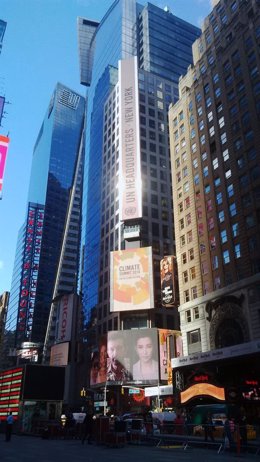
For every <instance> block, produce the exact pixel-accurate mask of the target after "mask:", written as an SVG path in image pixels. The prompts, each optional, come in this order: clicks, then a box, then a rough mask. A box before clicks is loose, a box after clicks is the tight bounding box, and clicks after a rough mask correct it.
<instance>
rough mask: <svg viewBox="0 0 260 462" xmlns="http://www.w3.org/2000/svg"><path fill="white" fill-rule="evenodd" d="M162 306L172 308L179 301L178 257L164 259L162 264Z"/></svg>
mask: <svg viewBox="0 0 260 462" xmlns="http://www.w3.org/2000/svg"><path fill="white" fill-rule="evenodd" d="M160 271H161V300H162V305H163V306H166V307H172V306H174V305H175V304H176V301H177V267H176V257H174V256H173V255H171V256H167V257H164V258H163V259H162V260H161V262H160Z"/></svg>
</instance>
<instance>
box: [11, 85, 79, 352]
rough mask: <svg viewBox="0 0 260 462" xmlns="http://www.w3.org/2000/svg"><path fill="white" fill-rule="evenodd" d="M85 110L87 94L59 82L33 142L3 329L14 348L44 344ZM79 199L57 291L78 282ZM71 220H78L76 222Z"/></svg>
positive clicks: (66, 288) (73, 287) (67, 288)
mask: <svg viewBox="0 0 260 462" xmlns="http://www.w3.org/2000/svg"><path fill="white" fill-rule="evenodd" d="M84 115H85V99H84V98H83V97H82V96H80V95H79V94H77V93H75V92H73V91H72V90H70V89H69V88H67V87H65V86H64V85H62V84H60V83H58V84H57V86H56V88H55V91H54V93H53V95H52V98H51V101H50V104H49V107H48V110H47V113H46V116H45V118H44V121H43V124H42V127H41V129H40V132H39V135H38V138H37V140H36V144H35V147H34V153H33V161H32V170H31V176H30V185H29V193H28V205H27V214H26V219H25V223H24V225H23V227H22V228H21V232H20V235H19V237H18V246H17V253H16V260H15V265H14V273H13V274H14V275H13V283H12V287H11V296H10V302H9V307H8V316H7V322H6V330H7V331H15V332H16V334H15V344H14V345H13V346H14V347H16V348H20V347H21V346H22V344H23V343H24V342H27V346H28V342H29V343H30V342H31V343H37V344H39V345H41V346H42V345H43V342H44V339H45V334H46V328H47V323H48V318H49V312H50V308H51V301H52V298H53V293H54V285H55V278H56V274H57V270H58V264H59V259H60V254H61V248H62V239H63V234H64V227H65V223H66V218H67V214H68V205H69V203H70V197H71V190H72V187H73V182H74V180H75V171H76V166H77V160H78V155H79V151H80V147H81V137H82V133H83V127H84ZM77 200H78V201H79V200H80V199H79V198H76V199H75V200H74V203H73V214H72V215H73V216H72V217H71V222H70V229H69V231H68V230H67V231H68V236H67V241H68V242H67V247H66V249H65V260H66V261H65V263H64V259H63V263H64V265H63V268H62V270H63V273H62V277H61V278H60V279H59V290H61V291H64V292H66V291H67V292H71V291H72V290H73V289H74V290H75V289H76V285H77V281H76V276H75V268H76V267H77V256H75V255H74V250H75V248H74V247H75V246H76V247H77V243H78V241H79V226H78V225H79V221H80V204H79V202H78V203H77ZM73 220H74V221H75V220H76V222H75V223H74V225H73ZM71 246H72V247H73V252H72V253H71V252H70V249H71ZM63 250H64V249H63ZM75 253H76V254H77V252H75ZM72 254H73V255H72ZM70 259H71V260H70ZM75 259H76V260H75ZM74 260H75V261H76V262H75V261H74ZM72 276H73V277H72ZM71 279H73V282H72V281H71ZM56 295H57V293H56ZM34 346H35V345H34Z"/></svg>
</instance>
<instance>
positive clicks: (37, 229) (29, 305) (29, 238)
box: [16, 203, 44, 343]
mask: <svg viewBox="0 0 260 462" xmlns="http://www.w3.org/2000/svg"><path fill="white" fill-rule="evenodd" d="M43 219H44V208H43V206H39V205H34V204H31V203H29V206H28V215H27V222H26V230H25V244H24V255H23V266H22V278H21V289H20V299H19V310H18V321H17V330H16V336H17V342H18V343H19V342H20V343H21V342H23V341H24V340H28V341H29V340H30V336H31V331H32V324H33V314H34V306H35V297H36V288H37V280H38V271H39V260H40V252H41V243H42V228H43Z"/></svg>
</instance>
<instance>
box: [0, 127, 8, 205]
mask: <svg viewBox="0 0 260 462" xmlns="http://www.w3.org/2000/svg"><path fill="white" fill-rule="evenodd" d="M0 120H1V119H0ZM9 141H10V140H9V138H7V136H2V135H0V199H1V197H2V189H3V179H4V171H5V164H6V157H7V150H8V146H9Z"/></svg>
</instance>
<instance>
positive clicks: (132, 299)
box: [110, 247, 154, 312]
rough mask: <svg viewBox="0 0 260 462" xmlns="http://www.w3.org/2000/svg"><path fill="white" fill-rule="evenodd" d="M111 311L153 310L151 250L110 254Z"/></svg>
mask: <svg viewBox="0 0 260 462" xmlns="http://www.w3.org/2000/svg"><path fill="white" fill-rule="evenodd" d="M110 256H111V258H110V275H111V281H110V311H111V312H114V311H130V310H142V309H146V310H147V309H151V308H154V292H153V262H152V247H143V248H138V249H127V250H118V251H115V252H111V254H110Z"/></svg>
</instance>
